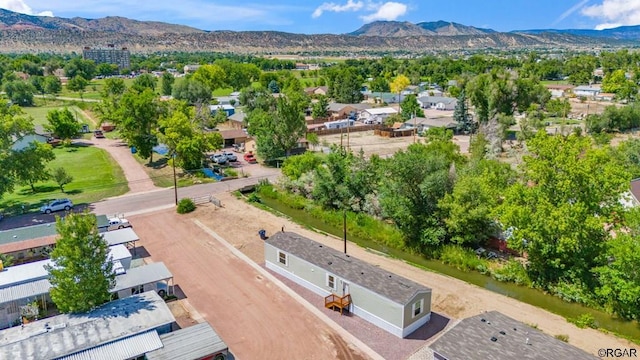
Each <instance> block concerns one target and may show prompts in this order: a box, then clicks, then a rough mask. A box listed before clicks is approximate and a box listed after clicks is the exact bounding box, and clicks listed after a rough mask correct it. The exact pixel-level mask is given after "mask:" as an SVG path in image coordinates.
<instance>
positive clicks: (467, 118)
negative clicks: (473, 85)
mask: <svg viewBox="0 0 640 360" xmlns="http://www.w3.org/2000/svg"><path fill="white" fill-rule="evenodd" d="M453 120H454V121H455V122H456V129H457V130H458V132H461V133H463V134H473V132H474V130H475V127H476V126H475V124H474V122H473V118H472V117H471V115H470V114H469V108H468V106H467V95H466V93H465V91H464V89H463V90H462V91H460V95H459V96H458V101H457V102H456V107H455V109H454V110H453Z"/></svg>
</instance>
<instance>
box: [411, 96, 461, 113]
mask: <svg viewBox="0 0 640 360" xmlns="http://www.w3.org/2000/svg"><path fill="white" fill-rule="evenodd" d="M457 103H458V100H457V99H455V98H450V97H442V96H422V97H419V98H418V104H420V107H421V108H423V109H436V110H448V111H453V110H454V109H455V108H456V104H457Z"/></svg>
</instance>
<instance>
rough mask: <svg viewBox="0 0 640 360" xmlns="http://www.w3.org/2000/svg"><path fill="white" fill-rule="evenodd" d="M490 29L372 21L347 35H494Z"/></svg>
mask: <svg viewBox="0 0 640 360" xmlns="http://www.w3.org/2000/svg"><path fill="white" fill-rule="evenodd" d="M495 32H496V31H494V30H491V29H481V28H477V27H473V26H467V25H462V24H458V23H454V22H447V21H442V20H439V21H432V22H421V23H417V24H414V23H411V22H408V21H403V22H401V21H374V22H371V23H369V24H365V25H363V26H362V27H361V28H359V29H358V30H356V31H354V32H351V33H349V34H347V35H353V36H385V37H389V36H390V37H403V36H438V35H439V36H457V35H486V34H491V33H495Z"/></svg>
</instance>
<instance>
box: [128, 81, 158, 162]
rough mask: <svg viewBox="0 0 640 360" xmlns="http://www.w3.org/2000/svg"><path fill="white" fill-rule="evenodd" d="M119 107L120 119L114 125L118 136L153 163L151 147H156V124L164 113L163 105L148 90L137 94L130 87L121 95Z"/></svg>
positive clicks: (151, 91)
mask: <svg viewBox="0 0 640 360" xmlns="http://www.w3.org/2000/svg"><path fill="white" fill-rule="evenodd" d="M119 107H120V111H119V114H120V119H119V120H118V121H117V122H116V123H117V124H118V129H119V131H120V135H121V136H122V138H124V139H125V140H126V141H127V143H128V144H129V145H130V146H135V148H136V150H137V151H138V154H139V155H140V156H141V157H142V158H144V159H147V158H148V159H149V163H151V162H153V147H154V146H156V145H158V138H157V135H156V130H157V128H158V122H159V119H160V117H161V116H163V115H164V114H165V113H166V109H165V107H164V104H163V103H162V102H160V101H159V99H158V98H157V97H156V95H155V93H154V92H153V90H151V89H150V88H145V89H144V90H143V91H142V92H137V91H136V90H135V88H133V87H132V88H131V89H129V90H127V92H125V93H124V95H122V98H121V99H120V103H119Z"/></svg>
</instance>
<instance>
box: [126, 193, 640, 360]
mask: <svg viewBox="0 0 640 360" xmlns="http://www.w3.org/2000/svg"><path fill="white" fill-rule="evenodd" d="M220 199H221V200H222V203H223V205H224V208H221V209H213V208H211V207H201V208H198V210H197V211H196V212H195V213H193V215H191V216H193V217H194V218H197V219H199V220H200V221H201V222H203V223H205V224H207V225H208V226H210V227H211V228H212V229H214V230H215V231H216V232H218V233H219V234H222V235H223V236H224V237H225V238H226V239H227V241H229V242H231V243H232V244H233V246H235V247H236V248H238V249H240V250H241V251H242V252H244V253H245V254H246V255H248V256H249V257H250V258H251V259H252V260H254V261H257V262H259V263H263V262H264V249H263V245H262V240H260V239H259V237H258V235H257V232H258V230H260V229H265V230H267V234H273V233H274V232H276V231H280V230H281V227H282V226H285V229H286V231H294V232H297V233H299V234H301V235H303V236H306V237H309V238H311V239H314V240H315V241H319V242H321V243H323V244H325V245H327V246H332V247H333V248H335V249H337V250H339V251H342V241H341V240H340V239H336V238H334V237H332V236H326V235H321V234H318V233H316V232H314V231H311V230H308V229H306V228H303V227H302V226H300V225H298V224H295V223H293V222H291V221H289V220H288V219H285V218H281V217H278V216H275V215H273V214H271V213H269V212H266V211H262V210H260V209H258V208H255V207H253V206H251V205H249V204H247V203H245V202H244V201H242V200H239V199H236V198H235V197H234V196H233V195H231V194H224V195H221V196H220ZM136 231H137V230H136ZM141 238H143V239H145V238H146V237H144V236H141ZM348 252H349V253H350V254H352V255H353V256H355V257H357V258H359V259H362V260H364V261H367V262H369V263H371V264H374V265H377V266H380V267H381V268H384V269H386V270H388V271H391V272H393V273H396V274H398V275H401V276H404V277H407V278H409V279H412V280H414V281H416V282H418V283H421V284H424V285H425V286H428V287H430V288H431V289H432V290H433V299H432V310H433V311H435V312H438V313H442V314H445V315H447V316H449V317H452V318H457V319H461V318H466V317H469V316H474V315H477V314H480V313H482V312H484V311H492V310H497V311H500V312H502V313H504V314H506V315H508V316H510V317H512V318H514V319H517V320H519V321H522V322H524V323H529V324H537V326H538V328H539V329H540V330H542V331H544V332H545V333H547V334H550V335H558V334H565V335H568V336H569V343H571V344H572V345H574V346H577V347H579V348H581V349H583V350H584V351H586V352H588V353H591V354H596V353H597V351H598V349H600V348H635V347H637V346H636V345H633V344H632V343H630V342H629V341H627V340H624V339H620V338H617V337H615V336H613V335H608V334H605V333H602V332H600V331H597V330H593V329H580V328H578V327H576V326H575V325H573V324H571V323H568V322H567V321H566V320H565V319H564V318H562V317H561V316H559V315H555V314H552V313H550V312H548V311H545V310H542V309H540V308H537V307H534V306H531V305H528V304H525V303H522V302H519V301H517V300H514V299H511V298H508V297H506V296H503V295H499V294H496V293H493V292H491V291H489V290H485V289H482V288H479V287H477V286H474V285H470V284H468V283H466V282H464V281H461V280H458V279H454V278H451V277H448V276H444V275H440V274H436V273H433V272H429V271H422V270H419V269H417V268H415V267H413V266H411V265H409V264H406V263H404V262H403V261H400V260H396V259H391V258H387V257H383V256H380V255H378V254H375V253H373V252H370V251H367V250H366V249H364V248H360V247H358V246H357V245H354V244H349V246H348ZM170 268H171V269H173V268H172V267H170Z"/></svg>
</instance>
